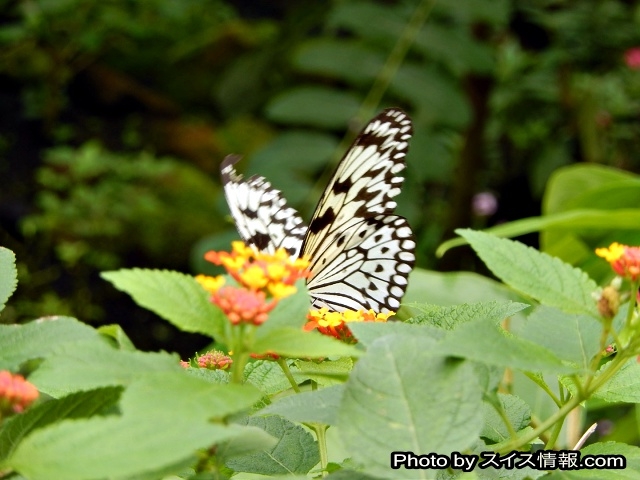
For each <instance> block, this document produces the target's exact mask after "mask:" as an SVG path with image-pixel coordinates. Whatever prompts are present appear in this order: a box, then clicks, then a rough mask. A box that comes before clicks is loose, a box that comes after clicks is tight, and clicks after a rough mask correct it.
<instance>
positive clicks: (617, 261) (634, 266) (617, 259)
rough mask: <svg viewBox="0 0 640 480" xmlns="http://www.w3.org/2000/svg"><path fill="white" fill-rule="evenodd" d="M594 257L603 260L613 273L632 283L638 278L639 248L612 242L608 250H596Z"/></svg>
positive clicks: (639, 267) (639, 269)
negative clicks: (596, 256) (607, 263)
mask: <svg viewBox="0 0 640 480" xmlns="http://www.w3.org/2000/svg"><path fill="white" fill-rule="evenodd" d="M596 255H598V256H599V257H602V258H604V259H605V260H606V261H607V262H609V264H610V265H611V268H613V271H614V272H616V273H617V274H618V275H620V276H621V277H624V278H627V279H628V280H631V281H632V282H635V281H637V280H638V279H639V278H640V247H630V246H628V245H622V244H620V243H617V242H614V243H612V244H611V245H610V246H609V247H608V248H596Z"/></svg>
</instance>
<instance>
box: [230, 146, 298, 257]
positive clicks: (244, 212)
mask: <svg viewBox="0 0 640 480" xmlns="http://www.w3.org/2000/svg"><path fill="white" fill-rule="evenodd" d="M238 160H240V157H239V156H236V155H229V156H227V157H226V158H225V159H224V160H223V161H222V163H221V165H220V171H221V174H222V183H223V185H224V193H225V196H226V197H227V203H228V204H229V210H231V215H232V216H233V219H234V221H235V223H236V227H237V229H238V233H239V234H240V237H241V238H242V240H243V241H244V242H245V243H246V244H247V245H250V246H252V247H253V248H255V249H256V250H258V251H263V252H269V253H274V252H275V251H276V250H277V249H278V248H280V247H283V248H285V249H286V250H287V251H288V252H289V254H290V255H291V256H292V257H297V256H298V254H299V253H300V248H301V246H302V240H303V238H304V235H305V233H306V231H307V226H306V225H305V223H304V222H303V221H302V219H301V218H300V215H298V212H297V211H296V210H295V209H293V208H291V207H288V206H287V202H286V201H285V199H284V198H283V197H282V194H281V193H280V191H279V190H276V189H275V188H273V187H272V186H271V184H270V183H269V182H267V181H266V180H265V179H264V178H263V177H258V176H252V177H250V178H248V179H246V180H244V179H243V178H242V176H241V175H238V174H237V173H236V171H235V168H234V167H233V166H234V165H235V163H236V162H238Z"/></svg>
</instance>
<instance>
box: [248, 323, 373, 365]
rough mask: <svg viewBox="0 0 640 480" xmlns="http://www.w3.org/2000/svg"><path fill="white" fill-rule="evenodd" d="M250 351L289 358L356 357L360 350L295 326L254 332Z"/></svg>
mask: <svg viewBox="0 0 640 480" xmlns="http://www.w3.org/2000/svg"><path fill="white" fill-rule="evenodd" d="M252 350H253V352H252V353H257V354H263V353H269V352H272V353H277V354H278V355H281V356H284V357H291V358H325V357H331V356H337V357H358V356H360V354H361V351H360V350H358V349H357V348H356V347H354V346H352V345H347V344H346V343H342V342H340V341H338V340H336V339H334V338H331V337H328V336H325V335H321V334H319V333H317V332H305V331H303V330H299V329H296V328H288V327H284V328H278V329H274V330H270V331H268V332H267V333H265V334H262V333H261V332H260V329H258V330H257V333H256V341H255V343H254V344H253V346H252Z"/></svg>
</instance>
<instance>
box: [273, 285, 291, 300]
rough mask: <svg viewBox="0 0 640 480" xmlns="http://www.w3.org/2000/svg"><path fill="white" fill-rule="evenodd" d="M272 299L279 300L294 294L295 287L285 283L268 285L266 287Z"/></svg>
mask: <svg viewBox="0 0 640 480" xmlns="http://www.w3.org/2000/svg"><path fill="white" fill-rule="evenodd" d="M267 288H268V289H269V293H270V294H271V296H272V297H273V298H277V299H281V298H285V297H288V296H289V295H293V294H294V293H296V287H294V286H293V285H287V284H285V283H270V284H269V285H268V287H267Z"/></svg>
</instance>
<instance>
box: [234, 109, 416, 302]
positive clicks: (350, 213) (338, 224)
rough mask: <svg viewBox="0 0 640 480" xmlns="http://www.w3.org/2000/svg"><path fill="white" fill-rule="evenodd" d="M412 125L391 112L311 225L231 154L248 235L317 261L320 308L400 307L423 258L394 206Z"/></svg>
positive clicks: (329, 191) (328, 192)
mask: <svg viewBox="0 0 640 480" xmlns="http://www.w3.org/2000/svg"><path fill="white" fill-rule="evenodd" d="M411 133H412V127H411V120H410V119H409V117H408V116H407V115H406V114H405V113H404V112H403V111H402V110H400V109H397V108H391V109H387V110H385V111H383V112H382V113H380V114H379V115H378V116H376V117H375V118H374V119H373V120H371V121H370V122H369V123H368V124H367V125H366V126H365V128H364V129H363V130H362V132H361V133H360V134H359V135H358V137H357V138H356V140H355V141H354V143H353V144H352V145H351V147H350V148H349V150H348V151H347V153H346V154H345V156H344V157H343V159H342V160H341V162H340V163H339V164H338V167H337V169H336V172H335V174H334V175H333V177H332V179H331V180H330V182H329V185H327V188H326V189H325V191H324V193H323V195H322V197H321V199H320V202H319V203H318V206H317V207H316V210H315V213H314V214H313V217H312V220H311V223H310V225H309V227H308V228H307V227H306V226H305V224H304V223H303V221H302V220H301V218H300V216H299V215H298V213H297V212H296V211H295V210H294V209H292V208H290V207H287V205H286V202H285V200H284V199H283V198H282V196H281V194H280V192H279V191H278V190H275V189H274V188H273V187H271V185H270V184H269V182H267V181H266V180H265V179H264V178H262V177H256V176H254V177H251V178H249V179H247V180H244V179H242V177H241V176H239V175H237V174H236V172H235V170H234V168H233V165H234V164H235V163H236V162H237V161H238V159H239V157H236V156H230V157H227V158H226V159H225V160H224V161H223V163H222V165H221V170H222V180H223V183H224V189H225V195H226V197H227V202H228V203H229V208H230V210H231V214H232V215H233V217H234V219H235V221H236V225H237V227H238V231H239V232H240V236H241V237H242V239H243V240H244V241H245V242H246V243H248V244H249V245H252V246H253V247H254V248H256V249H258V250H261V251H267V252H274V251H275V250H276V249H277V248H278V247H284V248H286V249H287V250H288V251H289V253H290V254H291V255H292V257H297V256H298V255H307V256H309V258H310V259H311V266H310V269H311V278H310V279H309V280H308V282H307V287H308V290H309V293H310V295H311V297H312V300H313V306H314V307H315V308H321V307H328V308H329V309H330V310H333V311H344V310H362V309H366V310H369V309H373V310H374V311H376V312H388V311H390V310H393V311H395V310H397V309H398V308H399V306H400V300H401V298H402V296H403V295H404V292H405V290H406V286H407V278H408V275H409V273H410V272H411V269H412V268H413V265H414V263H415V255H414V250H415V242H414V240H413V234H412V232H411V228H410V227H409V224H408V222H407V221H406V220H405V219H404V218H402V217H400V216H397V215H394V214H393V212H394V210H395V207H396V202H395V201H394V200H393V197H395V196H396V195H398V193H400V187H401V186H402V182H403V178H402V177H400V176H398V173H399V172H401V171H402V170H403V169H404V168H405V156H406V153H407V149H408V142H409V139H410V138H411Z"/></svg>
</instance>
